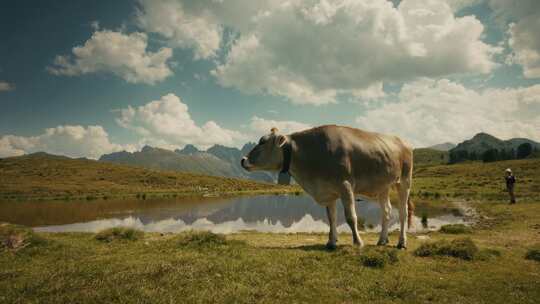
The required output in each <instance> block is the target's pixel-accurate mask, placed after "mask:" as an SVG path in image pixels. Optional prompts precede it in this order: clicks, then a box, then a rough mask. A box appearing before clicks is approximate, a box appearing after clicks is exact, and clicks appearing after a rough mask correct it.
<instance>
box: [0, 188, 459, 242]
mask: <svg viewBox="0 0 540 304" xmlns="http://www.w3.org/2000/svg"><path fill="white" fill-rule="evenodd" d="M356 204H357V209H356V210H357V212H358V215H359V217H361V218H362V219H363V220H364V223H365V225H366V226H367V227H373V229H369V230H377V229H378V228H379V227H380V226H379V223H380V216H381V215H380V210H379V205H378V204H375V203H371V202H366V201H361V202H357V203H356ZM338 206H339V209H338V230H339V231H340V232H345V231H350V229H349V227H348V226H347V225H346V223H345V218H344V216H343V209H342V207H341V205H340V204H338ZM0 221H7V222H11V223H17V224H23V225H28V226H32V227H36V230H38V231H48V232H64V231H84V232H96V231H99V230H102V229H105V228H111V227H116V226H128V227H133V228H137V229H141V230H144V231H152V232H180V231H185V230H192V229H193V230H210V231H212V232H216V233H233V232H238V231H244V230H255V231H260V232H279V233H295V232H328V225H327V218H326V210H325V208H324V207H321V206H319V205H317V204H315V203H314V202H313V201H312V199H311V198H309V197H308V196H294V195H260V196H254V197H234V198H182V199H177V200H174V199H172V200H171V199H169V200H146V201H140V200H129V201H97V202H26V203H14V202H9V203H0ZM414 221H415V225H414V226H415V227H417V228H418V229H422V228H421V227H422V225H421V223H420V219H419V218H414ZM448 223H463V218H461V217H456V216H454V215H444V216H440V217H436V218H430V219H429V224H430V228H431V229H438V228H439V227H440V226H441V225H444V224H448ZM390 225H391V227H392V229H397V228H398V215H397V210H396V209H395V208H394V210H393V211H392V220H391V222H390Z"/></svg>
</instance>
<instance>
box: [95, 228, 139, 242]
mask: <svg viewBox="0 0 540 304" xmlns="http://www.w3.org/2000/svg"><path fill="white" fill-rule="evenodd" d="M143 235H144V232H142V231H140V230H137V229H133V228H129V227H114V228H109V229H105V230H102V231H100V232H98V233H97V234H96V236H95V238H96V240H98V241H102V242H107V243H109V242H112V241H115V240H127V241H136V240H138V239H140V238H142V237H143Z"/></svg>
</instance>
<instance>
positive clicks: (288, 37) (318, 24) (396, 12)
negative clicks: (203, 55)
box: [212, 0, 500, 105]
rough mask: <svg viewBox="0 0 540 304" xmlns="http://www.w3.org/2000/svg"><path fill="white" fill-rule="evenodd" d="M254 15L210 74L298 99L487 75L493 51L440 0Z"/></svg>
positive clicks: (322, 4)
mask: <svg viewBox="0 0 540 304" xmlns="http://www.w3.org/2000/svg"><path fill="white" fill-rule="evenodd" d="M246 18H247V17H246ZM253 20H255V21H253V24H252V26H251V27H250V28H248V29H243V30H239V38H237V39H236V40H235V41H234V42H233V43H232V46H231V49H230V51H229V52H228V54H227V55H226V58H225V59H224V61H223V62H220V63H219V64H218V66H217V67H216V68H215V69H214V70H213V71H212V74H213V75H214V76H215V77H216V78H217V81H218V83H220V84H221V85H222V86H224V87H234V88H237V89H240V90H241V91H243V92H247V93H267V94H271V95H278V96H284V97H286V98H287V99H289V100H290V101H292V102H294V103H298V104H316V105H318V104H326V103H333V102H335V101H336V97H337V96H338V95H340V94H351V95H355V94H354V93H358V92H361V91H362V90H366V89H368V92H373V87H377V86H380V84H381V82H386V81H407V80H413V79H415V78H417V77H440V76H444V75H449V74H456V73H489V72H490V71H492V69H493V68H494V67H495V66H496V64H495V62H494V61H493V60H492V56H493V55H494V54H495V53H498V52H500V49H499V48H498V47H495V46H492V45H489V44H487V43H485V42H483V41H482V39H481V38H482V34H483V32H484V26H483V25H482V23H481V22H480V21H479V20H477V19H476V18H475V17H474V16H464V17H456V16H454V11H453V9H452V8H451V7H450V6H449V5H448V4H447V3H445V2H443V1H435V0H404V1H402V2H401V3H400V4H399V6H398V7H394V5H393V4H392V3H391V2H389V1H386V0H369V1H368V0H354V1H352V0H350V1H348V0H343V1H326V0H320V1H288V2H284V1H282V2H280V5H276V6H273V7H270V8H267V9H266V10H265V11H260V12H259V14H257V17H256V18H255V19H253ZM231 26H232V27H234V24H233V25H231ZM356 96H358V94H356ZM359 96H362V95H361V94H360V95H359Z"/></svg>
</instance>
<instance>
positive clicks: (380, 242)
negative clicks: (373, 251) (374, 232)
mask: <svg viewBox="0 0 540 304" xmlns="http://www.w3.org/2000/svg"><path fill="white" fill-rule="evenodd" d="M387 244H388V239H379V241H378V242H377V246H386V245H387Z"/></svg>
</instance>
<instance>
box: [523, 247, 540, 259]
mask: <svg viewBox="0 0 540 304" xmlns="http://www.w3.org/2000/svg"><path fill="white" fill-rule="evenodd" d="M525 258H526V259H527V260H533V261H537V262H540V246H537V247H536V248H532V249H529V251H527V254H526V255H525Z"/></svg>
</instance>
